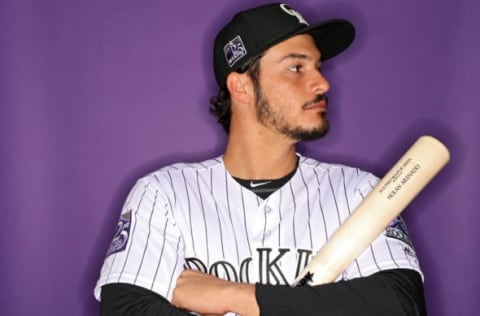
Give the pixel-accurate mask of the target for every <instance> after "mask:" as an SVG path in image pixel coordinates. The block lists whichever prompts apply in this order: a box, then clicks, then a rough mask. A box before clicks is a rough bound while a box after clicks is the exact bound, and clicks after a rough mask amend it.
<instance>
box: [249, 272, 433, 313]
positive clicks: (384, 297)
mask: <svg viewBox="0 0 480 316" xmlns="http://www.w3.org/2000/svg"><path fill="white" fill-rule="evenodd" d="M256 298H257V302H258V305H259V306H260V310H261V315H262V316H269V315H276V316H282V315H304V316H308V315H352V316H353V315H398V316H400V315H401V316H407V315H408V316H423V315H426V311H425V302H424V296H423V286H422V282H421V278H420V276H419V274H418V273H416V272H415V271H412V270H391V271H384V272H380V273H377V274H374V275H372V276H369V277H365V278H360V279H355V280H350V281H342V282H337V283H330V284H325V285H320V286H313V287H311V286H304V287H297V288H291V287H289V286H270V285H260V284H257V285H256Z"/></svg>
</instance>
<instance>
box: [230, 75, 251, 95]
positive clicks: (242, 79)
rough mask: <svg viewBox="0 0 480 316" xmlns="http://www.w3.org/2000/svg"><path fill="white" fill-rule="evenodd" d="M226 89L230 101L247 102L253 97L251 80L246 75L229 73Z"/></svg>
mask: <svg viewBox="0 0 480 316" xmlns="http://www.w3.org/2000/svg"><path fill="white" fill-rule="evenodd" d="M227 89H228V91H229V92H230V96H231V97H232V99H238V100H239V101H240V102H248V101H249V100H250V99H251V98H252V97H253V96H254V93H253V84H252V80H251V79H250V77H249V76H248V75H247V74H246V73H243V74H241V73H238V72H231V73H230V74H229V75H228V76H227Z"/></svg>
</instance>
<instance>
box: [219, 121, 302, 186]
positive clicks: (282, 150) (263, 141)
mask: <svg viewBox="0 0 480 316" xmlns="http://www.w3.org/2000/svg"><path fill="white" fill-rule="evenodd" d="M224 163H225V167H226V168H227V170H228V172H229V173H230V174H231V175H232V176H234V177H238V178H242V179H278V178H281V177H283V176H285V175H287V174H288V173H290V172H292V171H293V170H294V169H295V166H296V163H297V157H296V150H295V142H294V141H292V140H290V139H286V138H285V137H281V138H279V137H278V135H269V134H268V133H265V134H263V135H261V137H260V136H259V133H258V131H257V132H246V133H245V132H235V130H231V133H230V135H229V139H228V143H227V147H226V150H225V154H224Z"/></svg>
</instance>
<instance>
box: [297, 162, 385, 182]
mask: <svg viewBox="0 0 480 316" xmlns="http://www.w3.org/2000/svg"><path fill="white" fill-rule="evenodd" d="M299 168H300V170H301V172H304V173H306V174H314V175H315V176H317V177H321V178H327V179H329V181H332V182H341V183H344V184H349V185H351V186H353V187H355V188H361V187H363V186H369V187H372V186H374V185H375V184H376V183H377V182H378V181H379V178H378V177H377V176H376V175H374V174H373V173H371V172H369V171H365V170H363V169H360V168H357V167H354V166H349V165H345V164H340V163H330V162H323V161H319V160H316V159H314V158H309V157H305V156H302V155H299Z"/></svg>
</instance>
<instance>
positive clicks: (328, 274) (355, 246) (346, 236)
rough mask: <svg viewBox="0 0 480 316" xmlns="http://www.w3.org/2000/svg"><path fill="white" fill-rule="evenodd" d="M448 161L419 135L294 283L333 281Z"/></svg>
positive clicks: (427, 138)
mask: <svg viewBox="0 0 480 316" xmlns="http://www.w3.org/2000/svg"><path fill="white" fill-rule="evenodd" d="M449 160H450V153H449V151H448V149H447V148H446V147H445V146H444V145H443V144H442V143H441V142H440V141H438V140H437V139H435V138H433V137H431V136H422V137H420V138H418V140H417V141H416V142H415V143H414V144H413V145H412V146H411V147H410V148H409V149H408V150H407V151H406V152H405V154H404V155H403V156H402V157H401V158H400V160H399V161H398V162H397V163H396V164H395V165H394V166H393V167H392V168H391V169H390V170H389V171H388V172H387V174H386V175H385V176H384V177H383V178H382V179H381V180H380V182H379V183H378V184H377V185H376V186H375V188H374V189H373V190H372V191H371V192H370V193H369V194H368V195H367V196H366V197H365V199H364V200H363V201H362V202H361V203H360V204H359V205H358V207H357V208H356V209H355V211H354V212H353V213H352V215H351V216H350V217H348V218H347V219H346V220H345V222H344V223H343V224H342V225H341V226H340V227H339V228H338V229H337V231H335V233H334V234H333V235H332V237H331V238H330V239H329V240H328V241H327V243H326V244H325V245H324V246H323V247H322V248H321V249H320V251H319V252H318V253H317V254H316V255H315V257H314V258H313V259H312V260H311V261H310V262H309V263H308V264H307V266H306V267H305V268H304V269H303V271H302V272H301V273H300V274H299V275H298V277H297V278H296V280H295V281H294V284H293V285H294V286H296V285H303V284H308V285H318V284H323V283H328V282H333V281H335V280H336V279H337V277H338V276H339V275H340V274H341V273H342V272H343V271H344V270H345V269H346V268H347V267H348V266H349V265H350V264H351V263H352V262H353V261H354V260H355V259H356V258H357V257H358V256H359V255H360V254H361V253H362V252H363V251H364V250H365V249H366V247H367V246H368V245H369V244H371V243H372V242H373V241H374V240H375V238H376V237H378V236H379V235H380V233H381V232H382V231H383V230H384V229H385V228H386V227H387V226H388V225H389V224H390V223H391V222H392V221H393V220H394V219H395V218H396V217H397V216H398V215H399V214H400V213H401V212H402V211H403V210H404V209H405V208H406V207H407V205H408V204H409V203H410V202H411V201H412V200H413V199H414V198H415V197H416V196H417V194H418V193H419V192H420V191H421V190H422V189H423V188H424V187H425V186H426V185H427V184H428V183H429V182H430V180H432V179H433V177H435V176H436V175H437V173H438V172H439V171H440V170H441V169H442V168H443V167H444V166H445V165H446V164H447V162H448V161H449Z"/></svg>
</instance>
